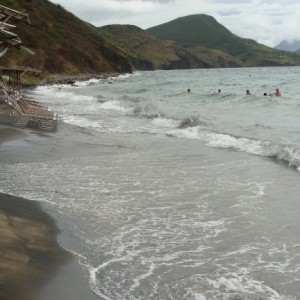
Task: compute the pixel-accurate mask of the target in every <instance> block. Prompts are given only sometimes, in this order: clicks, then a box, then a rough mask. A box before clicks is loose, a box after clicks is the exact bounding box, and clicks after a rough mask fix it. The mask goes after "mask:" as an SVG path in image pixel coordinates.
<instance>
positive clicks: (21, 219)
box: [0, 110, 100, 300]
mask: <svg viewBox="0 0 300 300" xmlns="http://www.w3.org/2000/svg"><path fill="white" fill-rule="evenodd" d="M0 112H1V110H0ZM2 112H3V110H2ZM5 113H6V112H5V111H4V115H5ZM0 115H1V114H0ZM1 119H2V118H1V116H0V120H1ZM28 138H30V133H29V132H28V131H26V130H22V129H17V128H14V127H11V126H9V125H7V124H3V123H1V122H0V155H1V157H0V163H14V162H16V161H17V162H22V161H23V160H26V159H32V158H31V156H30V155H29V154H30V153H31V152H32V151H30V150H28V149H27V151H24V149H23V146H22V142H23V141H24V140H25V139H28ZM8 141H12V142H13V143H16V142H17V144H18V143H19V144H20V145H21V146H20V145H19V146H18V147H16V146H10V147H13V149H15V150H13V149H10V150H8V152H5V151H4V152H1V147H2V146H4V145H5V143H6V142H8ZM17 144H16V145H17ZM45 147H46V145H45ZM18 148H20V149H18ZM42 152H44V151H42ZM42 152H41V153H40V155H41V156H43V155H46V153H45V154H42ZM26 153H28V156H29V157H26ZM35 156H36V154H35ZM35 159H36V157H35ZM0 170H1V169H0ZM0 189H1V183H0ZM58 233H59V229H58V228H57V226H56V224H55V222H54V220H53V219H52V218H51V217H50V216H49V215H47V214H46V213H45V212H44V211H43V209H42V208H41V206H40V205H39V203H37V202H34V201H29V200H26V199H22V198H18V197H15V196H11V195H6V194H3V193H0V236H1V239H0V299H1V300H65V299H72V300H82V299H86V300H96V299H98V300H99V299H100V298H99V297H97V296H96V295H95V294H94V293H93V292H92V291H91V290H90V288H89V286H88V282H87V279H86V278H84V274H83V270H82V268H81V266H80V265H79V264H78V262H77V260H76V258H75V257H74V256H73V255H71V254H70V253H69V252H67V251H66V250H64V249H62V248H61V247H60V246H59V244H58V243H57V234H58Z"/></svg>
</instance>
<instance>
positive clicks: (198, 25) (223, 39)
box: [146, 14, 300, 66]
mask: <svg viewBox="0 0 300 300" xmlns="http://www.w3.org/2000/svg"><path fill="white" fill-rule="evenodd" d="M146 31H147V32H148V33H150V34H152V35H154V36H156V37H157V38H160V39H163V40H173V41H176V42H177V43H179V44H180V45H182V46H183V47H185V48H186V49H188V50H189V51H190V52H191V53H192V54H193V55H195V56H196V57H198V58H201V59H203V58H204V57H203V54H204V53H203V50H204V49H203V48H207V49H211V50H214V51H216V50H217V51H221V52H219V54H218V55H217V56H219V60H220V61H222V60H224V58H225V57H226V56H227V59H228V58H229V57H228V55H229V56H231V59H230V61H231V63H233V65H234V64H235V63H236V64H237V65H238V66H276V65H296V64H300V56H298V55H295V54H292V53H286V52H284V51H278V50H274V49H273V48H269V47H267V46H265V45H262V44H259V43H257V42H255V41H253V40H250V39H244V38H240V37H238V36H236V35H234V34H232V33H231V32H230V31H229V30H228V29H226V28H225V27H224V26H223V25H221V24H219V23H218V22H217V21H216V20H215V19H214V18H213V17H211V16H207V15H203V14H199V15H192V16H186V17H182V18H178V19H176V20H173V21H170V22H168V23H165V24H161V25H158V26H155V27H151V28H149V29H147V30H146ZM222 53H223V54H222ZM224 53H225V57H223V55H224ZM206 57H207V59H208V60H211V59H212V57H210V54H209V51H207V50H206ZM213 60H214V59H213ZM213 60H212V61H213ZM224 62H226V60H225V61H224ZM225 65H226V64H225Z"/></svg>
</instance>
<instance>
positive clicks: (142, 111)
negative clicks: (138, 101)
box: [132, 104, 164, 119]
mask: <svg viewBox="0 0 300 300" xmlns="http://www.w3.org/2000/svg"><path fill="white" fill-rule="evenodd" d="M132 114H133V115H135V116H136V115H138V116H142V117H144V118H147V119H155V118H158V117H163V116H164V114H162V113H161V112H159V110H158V108H157V107H156V106H155V105H154V104H144V105H137V106H135V107H134V108H133V109H132Z"/></svg>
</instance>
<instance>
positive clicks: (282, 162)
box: [0, 67, 300, 300]
mask: <svg viewBox="0 0 300 300" xmlns="http://www.w3.org/2000/svg"><path fill="white" fill-rule="evenodd" d="M299 76H300V68H298V67H281V68H243V69H210V70H205V69H202V70H174V71H153V72H135V73H133V74H126V75H122V76H119V77H116V78H108V79H100V80H98V79H97V80H96V79H92V80H89V81H87V82H76V83H75V84H74V85H64V86H59V85H53V86H41V87H37V88H35V89H34V90H31V91H27V97H29V98H30V99H32V100H37V101H39V102H41V103H42V104H44V105H48V106H50V107H51V108H52V109H53V110H55V111H57V112H59V115H60V121H59V124H58V129H57V131H56V132H53V133H44V134H40V133H36V132H33V133H31V135H30V136H29V137H28V138H27V139H25V140H24V141H23V142H20V141H19V142H16V141H11V142H7V143H4V144H2V145H1V147H0V155H2V157H4V156H5V155H8V151H17V150H14V149H16V148H18V149H19V150H18V151H19V152H18V153H21V151H24V152H26V151H27V150H26V149H30V155H29V154H28V153H29V152H28V153H27V156H24V155H23V158H22V159H20V161H16V159H15V160H12V161H10V162H9V161H7V162H2V163H1V171H0V180H1V186H0V188H1V191H3V192H6V193H11V194H14V195H18V196H23V197H25V198H28V199H30V200H36V201H39V202H41V203H42V205H43V207H44V208H45V209H46V210H47V211H48V212H49V214H51V215H52V216H53V217H55V219H56V220H57V222H58V225H59V227H60V228H61V229H62V234H61V235H60V240H59V242H60V243H61V244H62V246H64V247H66V248H67V249H68V250H69V251H71V252H73V253H74V254H75V255H76V256H77V258H78V261H79V263H80V264H81V266H82V268H83V269H84V271H85V274H86V280H88V281H89V284H90V287H91V289H92V290H93V291H94V292H95V293H96V294H97V295H99V298H101V299H114V300H122V299H124V300H125V299H126V300H127V299H130V300H131V299H149V300H152V299H162V300H165V299H180V300H182V299H193V300H204V299H207V300H211V299H218V300H221V299H230V300H236V299H251V300H252V299H276V300H280V299H300V237H299V231H298V229H299V227H300V218H299V215H300V201H299V200H300V199H299V192H300V188H299V179H300V173H299V171H300V128H299V117H300V93H299ZM276 88H279V89H280V90H281V93H282V96H281V97H275V96H274V95H273V93H274V92H275V89H276ZM187 89H190V90H191V92H190V93H188V92H187ZM218 89H221V93H218V92H217V90H218ZM247 89H249V90H250V92H251V95H246V90H247ZM264 93H267V96H264ZM10 153H13V152H10ZM24 157H26V159H25V158H24Z"/></svg>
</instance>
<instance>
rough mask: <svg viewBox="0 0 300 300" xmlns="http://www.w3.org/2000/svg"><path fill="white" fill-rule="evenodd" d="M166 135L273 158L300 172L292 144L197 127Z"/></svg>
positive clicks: (297, 150)
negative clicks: (237, 135) (236, 135)
mask: <svg viewBox="0 0 300 300" xmlns="http://www.w3.org/2000/svg"><path fill="white" fill-rule="evenodd" d="M168 135H171V136H175V137H179V138H188V139H198V140H201V141H202V142H203V143H205V145H207V146H209V147H214V148H223V149H232V150H235V151H241V152H246V153H249V154H253V155H259V156H266V157H273V158H275V159H277V160H280V161H285V162H287V163H288V164H289V165H290V166H294V167H296V168H297V169H298V171H300V148H299V146H297V145H293V144H281V143H276V142H271V141H261V140H254V139H249V138H244V137H235V136H232V135H230V134H224V133H217V132H209V131H206V130H203V129H201V128H200V127H199V126H194V127H191V126H190V127H187V128H185V129H182V128H179V129H176V130H172V131H169V132H168Z"/></svg>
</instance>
